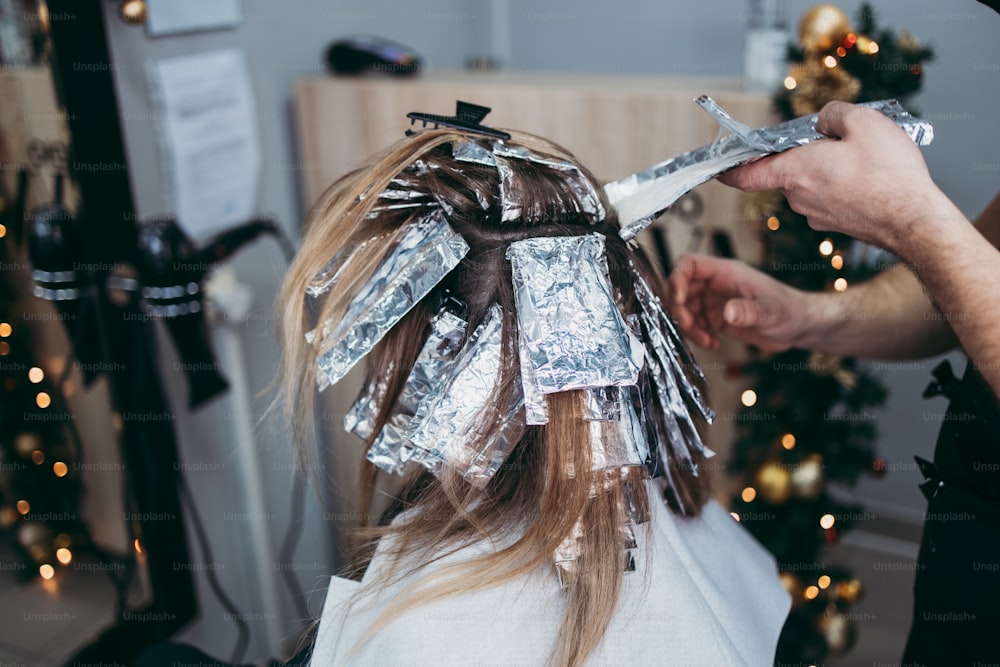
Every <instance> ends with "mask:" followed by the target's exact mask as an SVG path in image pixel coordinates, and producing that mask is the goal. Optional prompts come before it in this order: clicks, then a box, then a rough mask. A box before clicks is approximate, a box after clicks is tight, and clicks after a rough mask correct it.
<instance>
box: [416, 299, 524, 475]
mask: <svg viewBox="0 0 1000 667" xmlns="http://www.w3.org/2000/svg"><path fill="white" fill-rule="evenodd" d="M502 330H503V313H502V311H501V309H500V306H499V305H498V304H494V305H493V306H491V307H490V309H489V311H488V312H487V316H486V318H485V319H484V320H483V322H482V323H481V324H480V325H479V326H478V327H476V330H475V331H473V333H472V335H471V336H470V337H469V340H468V342H467V343H466V344H465V346H464V347H463V348H462V349H461V351H460V352H459V353H458V355H457V356H456V357H455V359H454V361H453V362H452V363H451V364H449V365H448V367H447V369H446V374H445V376H444V377H442V378H440V379H439V381H438V382H437V383H436V384H435V385H434V387H433V390H432V391H431V393H430V394H429V395H427V396H425V397H424V399H423V400H422V401H421V402H420V404H419V406H417V410H416V414H414V416H413V418H412V419H411V420H410V422H409V424H407V427H406V436H407V438H408V439H409V440H410V442H411V443H412V445H413V447H414V452H413V453H412V457H411V458H412V460H415V461H418V462H419V463H421V464H423V465H424V466H425V467H427V468H428V469H429V470H431V471H432V472H439V471H440V467H441V466H442V465H448V466H451V467H454V468H456V469H457V470H460V471H461V472H462V473H463V474H465V475H471V476H473V477H478V478H479V479H487V478H488V476H490V475H491V474H492V472H495V469H496V468H498V467H499V465H498V463H497V461H498V460H499V461H500V462H501V463H502V459H503V458H505V456H506V454H508V453H509V449H508V451H507V452H502V451H498V450H502V449H503V447H504V446H508V447H510V446H513V445H514V444H516V442H517V439H516V438H514V437H510V438H506V439H505V438H504V437H502V434H503V432H504V430H505V429H504V427H505V426H507V425H508V424H509V423H513V422H514V421H516V420H515V419H513V418H511V419H508V418H507V417H506V416H501V423H500V424H499V425H497V424H492V423H487V422H488V421H489V420H488V419H487V417H488V416H489V405H490V403H491V402H492V399H493V397H494V394H495V389H496V384H497V379H498V376H499V372H500V364H501V361H502V359H501V355H502V345H503V344H502V336H501V334H502ZM517 407H518V409H519V408H520V405H518V406H517ZM494 426H499V428H498V429H494V428H493V427H494ZM493 432H500V433H501V437H500V438H499V439H490V438H489V437H488V435H489V434H490V433H493ZM474 443H480V444H479V447H478V448H477V447H476V446H475V445H474Z"/></svg>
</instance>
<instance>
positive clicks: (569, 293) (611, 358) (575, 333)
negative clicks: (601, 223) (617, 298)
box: [507, 233, 643, 396]
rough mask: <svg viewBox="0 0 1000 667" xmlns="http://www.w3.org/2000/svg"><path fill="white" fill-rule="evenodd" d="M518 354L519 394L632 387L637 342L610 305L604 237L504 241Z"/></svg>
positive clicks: (637, 366) (638, 362) (638, 355)
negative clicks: (523, 368)
mask: <svg viewBox="0 0 1000 667" xmlns="http://www.w3.org/2000/svg"><path fill="white" fill-rule="evenodd" d="M507 259H509V260H510V262H511V269H512V278H513V283H514V296H515V302H516V305H517V310H518V319H519V323H520V326H519V329H520V330H519V337H518V350H519V354H520V355H521V358H522V359H525V358H526V359H527V360H528V363H529V364H530V366H531V368H530V372H529V373H524V374H522V381H527V382H526V384H527V386H526V388H525V395H526V396H527V395H531V392H532V390H533V388H532V386H531V384H532V383H531V382H530V381H531V379H532V378H533V379H534V383H533V384H534V388H535V389H537V390H538V391H540V392H541V393H543V394H550V393H555V392H560V391H568V390H571V389H583V388H587V387H601V386H608V385H632V384H635V382H636V379H637V378H638V374H639V369H640V368H642V363H643V361H642V344H641V342H640V341H639V339H638V338H637V337H636V336H635V335H634V334H633V333H632V331H631V330H630V329H629V327H628V325H626V323H625V320H624V319H623V318H622V316H621V313H620V312H619V311H618V308H617V306H616V305H615V302H614V297H613V296H612V290H611V280H610V278H609V276H608V267H607V261H606V259H605V257H604V236H603V235H602V234H598V233H593V234H588V235H585V236H550V237H540V238H531V239H524V240H522V241H516V242H514V243H511V244H510V246H509V248H508V250H507Z"/></svg>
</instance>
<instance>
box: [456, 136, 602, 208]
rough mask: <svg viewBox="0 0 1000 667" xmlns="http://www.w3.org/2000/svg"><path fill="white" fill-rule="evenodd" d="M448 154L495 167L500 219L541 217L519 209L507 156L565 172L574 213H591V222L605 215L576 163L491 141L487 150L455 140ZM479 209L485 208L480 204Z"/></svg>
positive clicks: (595, 194)
mask: <svg viewBox="0 0 1000 667" xmlns="http://www.w3.org/2000/svg"><path fill="white" fill-rule="evenodd" d="M452 156H453V157H454V158H455V159H456V160H459V161H462V162H473V163H476V164H482V165H487V166H491V167H495V168H496V170H497V174H498V175H499V177H500V183H499V196H500V207H501V213H500V220H501V221H502V222H511V221H514V220H520V219H525V220H538V219H540V218H541V216H542V212H541V211H537V210H532V211H524V210H523V206H522V202H521V199H520V197H519V195H518V193H517V190H516V188H515V187H514V183H513V178H514V173H513V170H512V169H511V166H510V163H509V161H508V159H515V160H524V161H527V162H534V163H535V164H540V165H543V166H546V167H548V168H550V169H555V170H557V171H562V172H564V173H565V174H566V183H567V185H569V187H570V189H571V190H572V191H573V194H574V198H575V200H576V202H577V210H576V211H575V212H577V213H585V214H588V215H590V216H593V218H594V219H593V222H594V224H596V223H597V222H599V221H600V220H603V219H604V218H605V217H606V215H607V212H606V211H605V210H604V205H603V204H602V203H601V197H600V194H599V193H598V192H597V190H596V188H595V187H594V184H593V183H592V182H591V180H590V179H589V178H587V177H586V175H585V174H584V173H583V172H582V171H581V170H580V167H579V166H578V165H575V164H573V163H571V162H567V161H565V160H558V159H555V158H547V157H543V156H541V155H538V154H537V153H534V152H533V151H530V150H528V149H527V148H524V147H522V146H509V145H507V144H505V143H504V142H502V141H496V142H494V144H493V147H492V149H487V148H486V147H484V146H483V145H481V144H479V143H476V142H474V141H463V142H459V143H456V144H455V146H454V147H453V148H452ZM476 196H477V197H479V198H480V204H482V203H483V198H482V197H481V196H480V193H478V192H477V193H476ZM483 208H484V209H485V208H487V207H486V206H483Z"/></svg>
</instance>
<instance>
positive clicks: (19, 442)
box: [14, 432, 42, 459]
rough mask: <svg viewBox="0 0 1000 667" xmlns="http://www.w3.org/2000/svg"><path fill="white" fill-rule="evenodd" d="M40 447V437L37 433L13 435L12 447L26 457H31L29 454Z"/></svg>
mask: <svg viewBox="0 0 1000 667" xmlns="http://www.w3.org/2000/svg"><path fill="white" fill-rule="evenodd" d="M41 448H42V439H41V438H39V437H38V434H37V433H31V432H28V433H18V434H17V436H15V437H14V449H15V450H16V451H17V453H18V454H19V455H21V456H23V457H24V458H26V459H30V458H31V454H32V453H33V452H34V451H36V450H39V449H41Z"/></svg>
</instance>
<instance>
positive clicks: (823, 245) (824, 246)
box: [819, 239, 833, 257]
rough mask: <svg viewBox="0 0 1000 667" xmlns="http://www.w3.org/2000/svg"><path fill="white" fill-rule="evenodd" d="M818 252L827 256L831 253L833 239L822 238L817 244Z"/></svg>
mask: <svg viewBox="0 0 1000 667" xmlns="http://www.w3.org/2000/svg"><path fill="white" fill-rule="evenodd" d="M819 254H821V255H823V256H824V257H829V256H830V255H832V254H833V241H831V240H830V239H823V240H822V241H821V242H820V244H819Z"/></svg>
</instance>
